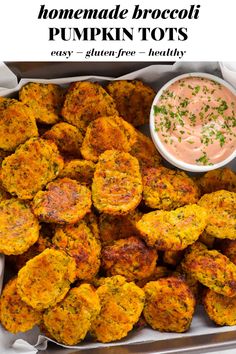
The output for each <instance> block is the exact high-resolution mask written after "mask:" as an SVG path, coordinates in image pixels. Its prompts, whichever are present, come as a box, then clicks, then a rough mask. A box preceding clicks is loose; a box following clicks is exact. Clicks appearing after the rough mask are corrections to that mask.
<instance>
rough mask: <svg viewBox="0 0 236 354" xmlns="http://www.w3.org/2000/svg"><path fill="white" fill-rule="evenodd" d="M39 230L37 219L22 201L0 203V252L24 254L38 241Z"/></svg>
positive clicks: (13, 200)
mask: <svg viewBox="0 0 236 354" xmlns="http://www.w3.org/2000/svg"><path fill="white" fill-rule="evenodd" d="M39 229H40V225H39V222H38V220H37V218H36V217H35V216H34V214H33V213H32V211H31V208H30V206H29V205H28V204H26V203H25V202H24V201H21V200H19V199H16V198H11V199H8V200H3V201H2V202H1V203H0V252H2V253H3V254H6V255H17V254H22V253H24V252H25V251H27V250H28V249H29V248H30V246H32V245H33V244H34V243H35V242H36V241H37V240H38V238H39Z"/></svg>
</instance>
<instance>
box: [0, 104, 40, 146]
mask: <svg viewBox="0 0 236 354" xmlns="http://www.w3.org/2000/svg"><path fill="white" fill-rule="evenodd" d="M7 102H8V101H7ZM37 136H38V128H37V125H36V121H35V116H34V114H33V112H32V110H31V109H30V108H29V107H27V106H26V105H24V104H23V103H21V102H18V101H16V100H10V102H8V104H7V105H6V107H5V109H2V110H1V109H0V149H3V150H5V151H14V150H15V149H16V148H17V146H19V145H20V144H23V143H24V142H25V141H26V140H28V139H29V138H33V137H37Z"/></svg>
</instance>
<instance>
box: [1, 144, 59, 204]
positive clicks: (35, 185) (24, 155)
mask: <svg viewBox="0 0 236 354" xmlns="http://www.w3.org/2000/svg"><path fill="white" fill-rule="evenodd" d="M63 165H64V164H63V159H62V157H61V156H60V155H59V152H58V150H57V147H56V145H55V144H54V143H53V142H52V141H46V140H43V139H40V138H39V139H37V138H31V139H29V140H27V141H26V143H25V144H22V145H21V146H20V147H19V148H18V149H17V150H16V151H15V153H14V154H12V155H10V156H8V157H6V158H5V159H4V160H3V163H2V170H1V181H2V185H3V187H4V188H5V189H6V190H7V191H8V192H9V193H11V194H13V195H17V196H18V197H19V198H20V199H32V198H33V197H34V196H35V194H36V193H37V192H38V191H39V190H41V189H42V188H44V187H45V186H46V184H47V183H48V182H51V181H52V180H53V179H55V178H56V177H57V176H58V174H59V172H60V171H61V170H62V168H63Z"/></svg>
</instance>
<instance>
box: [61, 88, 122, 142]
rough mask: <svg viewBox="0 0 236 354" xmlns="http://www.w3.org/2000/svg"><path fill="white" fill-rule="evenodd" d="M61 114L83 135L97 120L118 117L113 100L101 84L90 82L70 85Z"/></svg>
mask: <svg viewBox="0 0 236 354" xmlns="http://www.w3.org/2000/svg"><path fill="white" fill-rule="evenodd" d="M61 113H62V116H63V118H64V120H65V121H67V122H68V123H70V124H73V125H75V126H76V127H77V128H78V129H79V130H80V131H81V133H82V134H83V135H84V134H85V131H86V128H87V126H88V125H89V123H90V122H91V121H93V120H95V119H96V118H99V117H102V116H112V115H118V112H117V110H116V105H115V102H114V100H113V98H112V97H111V96H110V95H109V94H108V93H107V91H106V90H104V88H103V87H102V86H101V85H100V84H99V83H97V82H89V81H77V82H73V83H72V84H70V87H69V89H68V91H67V93H66V96H65V101H64V104H63V107H62V111H61Z"/></svg>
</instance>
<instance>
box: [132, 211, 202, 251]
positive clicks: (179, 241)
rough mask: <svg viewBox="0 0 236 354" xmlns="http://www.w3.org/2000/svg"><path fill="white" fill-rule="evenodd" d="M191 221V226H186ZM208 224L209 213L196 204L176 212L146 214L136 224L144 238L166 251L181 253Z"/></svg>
mask: <svg viewBox="0 0 236 354" xmlns="http://www.w3.org/2000/svg"><path fill="white" fill-rule="evenodd" d="M187 221H190V225H189V224H186V222H187ZM206 224H207V211H206V210H205V209H204V208H202V207H199V206H198V205H196V204H191V205H185V206H183V207H180V208H178V209H175V210H171V211H164V210H156V211H152V212H150V213H148V214H145V215H144V216H143V217H142V218H141V219H140V220H139V221H138V222H137V224H136V226H137V229H138V230H139V232H140V234H141V235H142V238H143V239H144V240H145V242H146V243H147V244H148V245H149V246H151V247H156V248H157V249H159V250H164V251H181V250H183V249H185V248H186V247H187V246H189V245H191V244H192V243H194V242H195V241H196V240H197V239H198V238H199V236H200V234H201V233H202V232H203V230H204V229H205V227H206Z"/></svg>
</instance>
